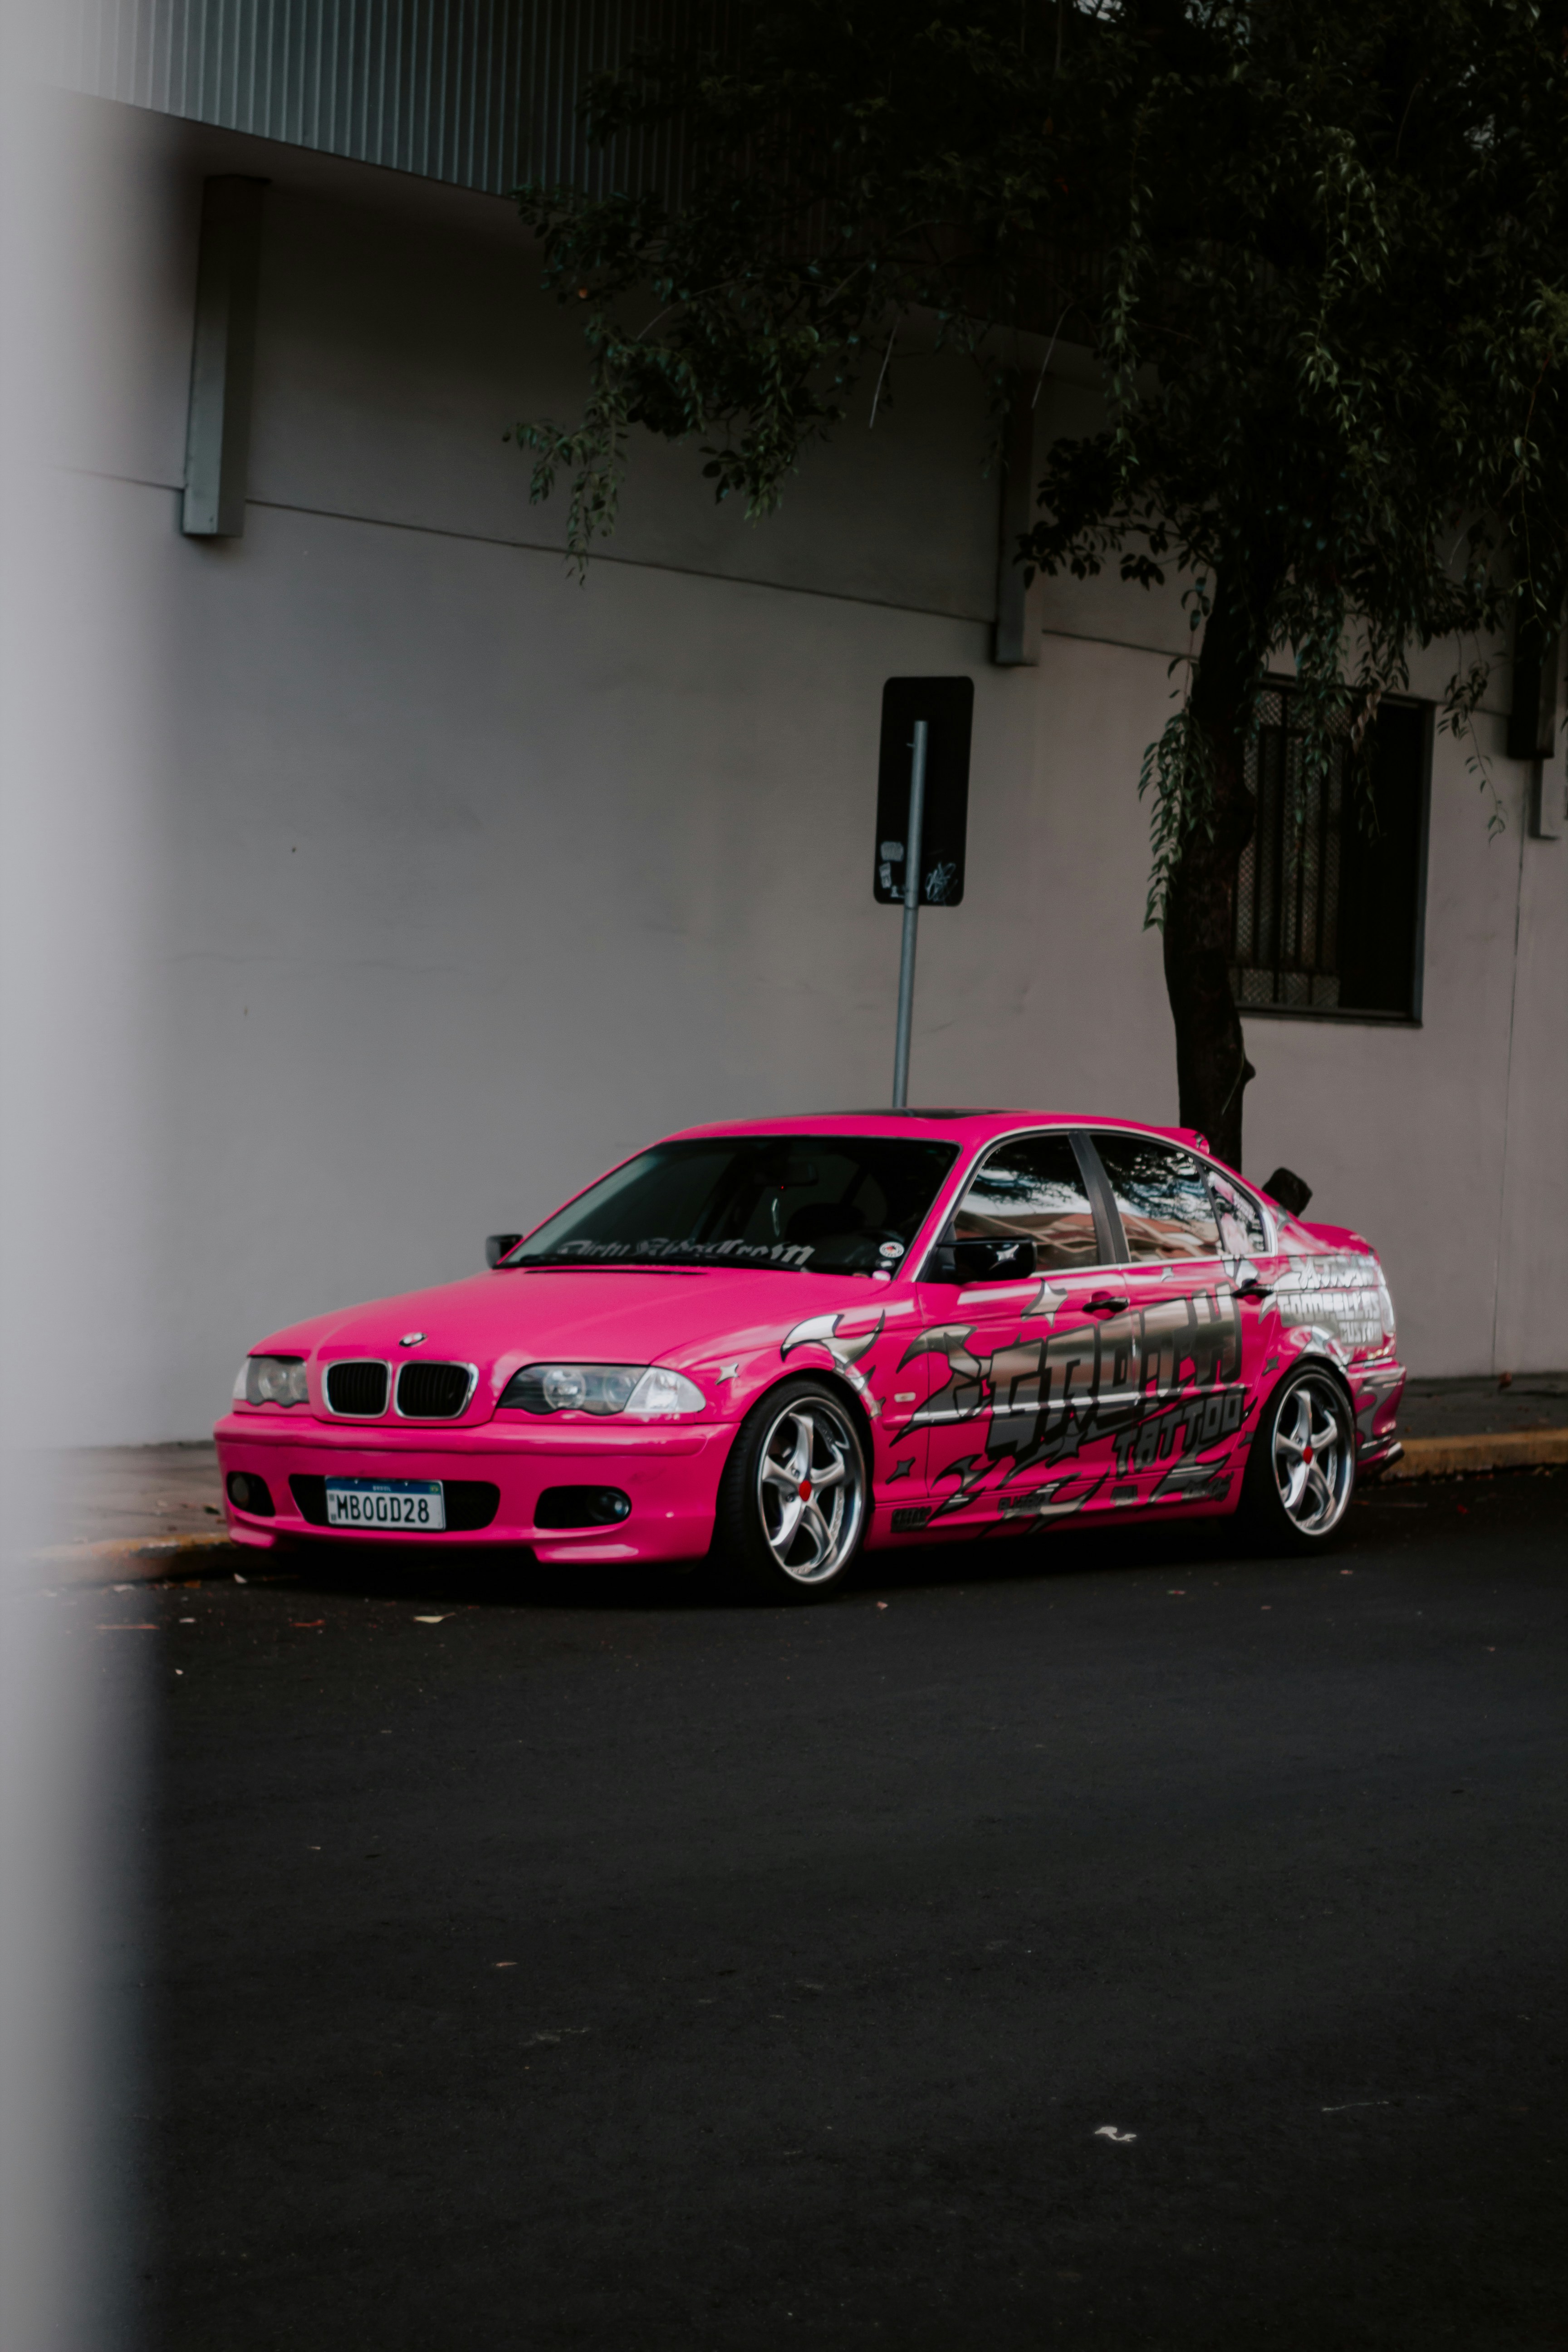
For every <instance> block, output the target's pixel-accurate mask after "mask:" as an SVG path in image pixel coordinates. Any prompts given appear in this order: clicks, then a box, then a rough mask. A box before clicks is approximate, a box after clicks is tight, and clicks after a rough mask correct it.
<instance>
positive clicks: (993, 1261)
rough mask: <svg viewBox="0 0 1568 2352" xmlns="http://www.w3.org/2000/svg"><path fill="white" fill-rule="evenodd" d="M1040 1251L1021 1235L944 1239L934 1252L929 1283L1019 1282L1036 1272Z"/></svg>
mask: <svg viewBox="0 0 1568 2352" xmlns="http://www.w3.org/2000/svg"><path fill="white" fill-rule="evenodd" d="M1038 1255H1039V1253H1038V1251H1037V1249H1036V1247H1035V1244H1034V1243H1033V1242H1032V1241H1026V1240H1025V1239H1024V1238H1023V1237H1022V1236H1021V1235H1020V1236H1018V1237H1016V1238H1013V1237H1010V1236H1005V1235H1003V1234H993V1235H988V1236H987V1238H986V1239H985V1240H984V1241H975V1242H943V1243H942V1244H941V1246H940V1247H939V1248H938V1249H936V1250H935V1251H933V1253H932V1255H931V1265H930V1266H929V1267H928V1268H927V1270H926V1280H927V1281H928V1282H1016V1281H1017V1280H1018V1278H1019V1276H1022V1275H1026V1274H1033V1273H1034V1271H1035V1264H1036V1260H1037V1256H1038Z"/></svg>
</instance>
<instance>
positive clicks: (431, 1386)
mask: <svg viewBox="0 0 1568 2352" xmlns="http://www.w3.org/2000/svg"><path fill="white" fill-rule="evenodd" d="M472 1377H473V1375H472V1374H471V1373H470V1371H469V1370H468V1366H467V1364H405V1365H404V1367H403V1370H401V1371H400V1372H399V1373H398V1375H397V1410H398V1412H401V1413H405V1414H406V1415H407V1416H408V1418H409V1420H410V1421H455V1420H456V1419H457V1417H458V1414H459V1413H460V1412H462V1410H463V1407H464V1406H465V1405H466V1404H467V1403H468V1382H469V1381H470V1380H471V1379H472Z"/></svg>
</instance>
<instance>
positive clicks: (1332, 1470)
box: [1273, 1372, 1355, 1537]
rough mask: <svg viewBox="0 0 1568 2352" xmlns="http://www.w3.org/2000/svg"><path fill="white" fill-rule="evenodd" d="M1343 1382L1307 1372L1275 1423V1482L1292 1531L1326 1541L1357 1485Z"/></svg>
mask: <svg viewBox="0 0 1568 2352" xmlns="http://www.w3.org/2000/svg"><path fill="white" fill-rule="evenodd" d="M1348 1422H1349V1415H1348V1413H1347V1412H1346V1410H1345V1401H1344V1396H1343V1393H1342V1391H1341V1389H1340V1386H1339V1383H1338V1382H1337V1381H1335V1380H1334V1379H1333V1378H1332V1376H1331V1374H1330V1373H1328V1372H1305V1373H1303V1374H1302V1376H1301V1378H1300V1380H1299V1381H1297V1382H1296V1383H1295V1385H1294V1387H1293V1388H1291V1389H1290V1390H1289V1392H1288V1394H1287V1395H1286V1396H1285V1397H1284V1398H1283V1400H1282V1401H1281V1402H1280V1406H1279V1412H1277V1414H1276V1415H1275V1420H1274V1447H1273V1452H1274V1483H1275V1485H1276V1486H1277V1487H1278V1489H1279V1501H1280V1505H1281V1507H1282V1508H1283V1510H1284V1513H1285V1516H1286V1517H1287V1518H1288V1519H1289V1521H1290V1524H1291V1526H1292V1527H1294V1528H1297V1529H1298V1530H1299V1531H1300V1533H1301V1534H1302V1535H1304V1536H1311V1537H1321V1536H1326V1535H1328V1534H1329V1533H1330V1531H1331V1529H1332V1528H1335V1527H1337V1526H1338V1524H1339V1522H1340V1520H1341V1519H1342V1517H1343V1516H1344V1511H1345V1506H1346V1505H1347V1503H1348V1502H1349V1501H1350V1498H1351V1488H1352V1485H1353V1484H1354V1482H1355V1452H1354V1447H1353V1444H1352V1439H1351V1433H1350V1429H1349V1427H1348Z"/></svg>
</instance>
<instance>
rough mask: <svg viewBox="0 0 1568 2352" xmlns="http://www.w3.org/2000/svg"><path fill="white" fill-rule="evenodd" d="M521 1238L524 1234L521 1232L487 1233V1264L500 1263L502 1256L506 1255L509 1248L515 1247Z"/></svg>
mask: <svg viewBox="0 0 1568 2352" xmlns="http://www.w3.org/2000/svg"><path fill="white" fill-rule="evenodd" d="M521 1239H522V1235H521V1234H486V1235H485V1264H486V1265H500V1262H501V1260H502V1258H503V1257H505V1255H506V1254H507V1252H508V1250H509V1249H515V1248H516V1247H517V1245H518V1244H519V1242H520V1241H521Z"/></svg>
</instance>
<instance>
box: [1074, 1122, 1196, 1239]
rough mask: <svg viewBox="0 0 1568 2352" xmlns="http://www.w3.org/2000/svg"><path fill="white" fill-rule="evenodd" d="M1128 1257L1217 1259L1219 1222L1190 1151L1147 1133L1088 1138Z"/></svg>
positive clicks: (1104, 1135) (1098, 1135)
mask: <svg viewBox="0 0 1568 2352" xmlns="http://www.w3.org/2000/svg"><path fill="white" fill-rule="evenodd" d="M1094 1147H1095V1150H1097V1151H1098V1152H1099V1154H1100V1164H1101V1166H1102V1167H1103V1168H1104V1170H1105V1173H1106V1176H1107V1177H1108V1179H1109V1180H1110V1190H1111V1192H1112V1194H1113V1196H1114V1198H1115V1201H1116V1205H1117V1207H1118V1209H1119V1210H1120V1211H1121V1227H1122V1231H1123V1232H1124V1233H1125V1234H1126V1236H1127V1248H1128V1254H1129V1255H1130V1256H1131V1258H1133V1260H1134V1261H1144V1262H1147V1261H1149V1260H1151V1259H1160V1258H1192V1257H1217V1256H1218V1255H1219V1221H1218V1219H1217V1218H1216V1216H1215V1206H1214V1202H1212V1201H1211V1200H1210V1198H1209V1192H1208V1186H1207V1185H1206V1184H1205V1181H1204V1171H1203V1170H1202V1168H1201V1167H1200V1166H1199V1164H1198V1162H1197V1161H1196V1160H1194V1158H1193V1156H1192V1154H1191V1152H1189V1151H1183V1150H1180V1149H1179V1147H1178V1146H1177V1145H1175V1144H1173V1143H1159V1142H1156V1140H1155V1139H1154V1138H1153V1137H1152V1136H1148V1135H1113V1134H1099V1133H1097V1134H1096V1135H1095V1138H1094Z"/></svg>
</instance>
